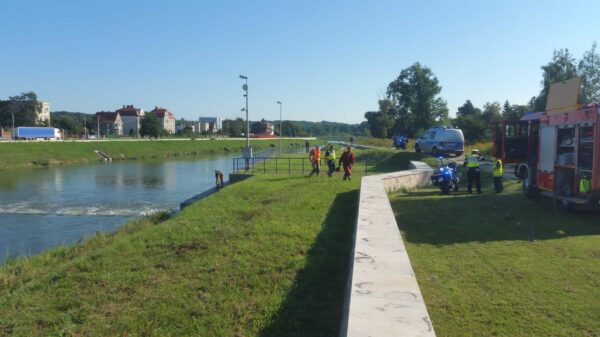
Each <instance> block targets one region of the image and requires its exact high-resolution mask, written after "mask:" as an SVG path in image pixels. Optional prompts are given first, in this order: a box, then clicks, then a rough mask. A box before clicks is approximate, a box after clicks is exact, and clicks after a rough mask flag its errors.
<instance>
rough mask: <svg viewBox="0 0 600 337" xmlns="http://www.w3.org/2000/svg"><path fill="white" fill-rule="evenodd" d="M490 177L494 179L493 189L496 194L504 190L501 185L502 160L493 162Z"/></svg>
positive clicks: (497, 159)
mask: <svg viewBox="0 0 600 337" xmlns="http://www.w3.org/2000/svg"><path fill="white" fill-rule="evenodd" d="M492 176H493V177H494V189H495V190H496V193H500V192H502V190H504V184H503V183H502V160H500V159H499V158H496V160H494V168H493V169H492Z"/></svg>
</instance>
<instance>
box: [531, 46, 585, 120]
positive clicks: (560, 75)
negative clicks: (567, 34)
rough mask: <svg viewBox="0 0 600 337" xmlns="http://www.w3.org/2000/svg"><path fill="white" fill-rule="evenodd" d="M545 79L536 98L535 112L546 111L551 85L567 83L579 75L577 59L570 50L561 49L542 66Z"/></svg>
mask: <svg viewBox="0 0 600 337" xmlns="http://www.w3.org/2000/svg"><path fill="white" fill-rule="evenodd" d="M542 71H543V79H542V82H541V85H542V90H541V91H540V94H539V95H538V96H537V97H536V98H535V103H534V110H535V111H544V110H546V101H547V100H548V92H549V91H550V85H551V84H553V83H556V82H561V81H566V80H568V79H570V78H572V77H574V76H576V75H577V67H576V66H575V58H574V57H573V55H571V54H570V53H569V49H559V50H558V51H556V50H555V51H554V56H553V57H552V61H550V62H549V63H548V64H546V65H545V66H542Z"/></svg>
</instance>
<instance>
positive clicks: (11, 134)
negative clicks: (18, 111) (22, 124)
mask: <svg viewBox="0 0 600 337" xmlns="http://www.w3.org/2000/svg"><path fill="white" fill-rule="evenodd" d="M10 114H11V115H12V129H11V130H10V139H11V140H15V113H14V111H12V110H11V111H10Z"/></svg>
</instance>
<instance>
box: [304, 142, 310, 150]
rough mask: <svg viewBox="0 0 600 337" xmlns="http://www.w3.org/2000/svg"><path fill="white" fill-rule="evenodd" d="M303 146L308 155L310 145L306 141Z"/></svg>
mask: <svg viewBox="0 0 600 337" xmlns="http://www.w3.org/2000/svg"><path fill="white" fill-rule="evenodd" d="M304 146H305V147H306V153H309V150H310V144H309V143H308V140H307V141H306V142H305V143H304Z"/></svg>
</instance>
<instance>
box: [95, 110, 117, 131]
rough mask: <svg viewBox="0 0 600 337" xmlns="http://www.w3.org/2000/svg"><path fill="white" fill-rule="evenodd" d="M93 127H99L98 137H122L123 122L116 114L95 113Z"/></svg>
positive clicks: (107, 112) (108, 112) (106, 112)
mask: <svg viewBox="0 0 600 337" xmlns="http://www.w3.org/2000/svg"><path fill="white" fill-rule="evenodd" d="M94 125H96V126H99V127H100V135H103V136H107V135H115V136H122V135H123V120H122V119H121V115H120V113H118V112H110V111H100V112H96V115H95V116H94Z"/></svg>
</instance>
